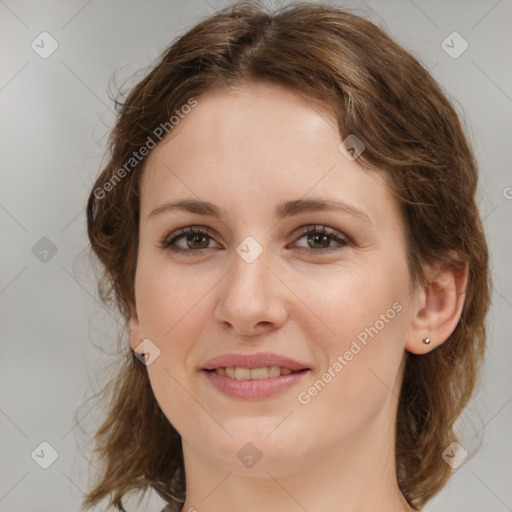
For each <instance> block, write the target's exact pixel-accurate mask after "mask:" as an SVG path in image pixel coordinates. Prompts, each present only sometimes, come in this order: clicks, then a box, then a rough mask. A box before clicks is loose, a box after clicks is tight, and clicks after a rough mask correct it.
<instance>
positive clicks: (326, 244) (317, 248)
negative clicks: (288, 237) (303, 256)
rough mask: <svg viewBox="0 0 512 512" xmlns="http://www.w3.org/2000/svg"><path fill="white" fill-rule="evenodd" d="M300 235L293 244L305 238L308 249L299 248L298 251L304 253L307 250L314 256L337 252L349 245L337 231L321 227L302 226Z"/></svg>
mask: <svg viewBox="0 0 512 512" xmlns="http://www.w3.org/2000/svg"><path fill="white" fill-rule="evenodd" d="M300 235H301V236H300V237H299V238H298V239H297V240H296V242H295V243H297V242H298V241H299V240H301V239H303V238H305V239H306V244H308V245H309V247H308V246H306V247H305V246H299V249H300V250H303V249H304V250H306V251H308V250H309V252H313V253H315V254H318V253H329V252H332V251H333V250H339V249H341V248H343V247H344V246H346V245H348V244H349V242H348V240H347V239H346V238H345V237H343V235H341V233H339V231H336V230H334V229H331V228H328V227H326V226H322V225H320V226H318V225H310V226H304V227H303V228H302V229H301V232H300ZM332 242H337V244H335V245H331V243H332Z"/></svg>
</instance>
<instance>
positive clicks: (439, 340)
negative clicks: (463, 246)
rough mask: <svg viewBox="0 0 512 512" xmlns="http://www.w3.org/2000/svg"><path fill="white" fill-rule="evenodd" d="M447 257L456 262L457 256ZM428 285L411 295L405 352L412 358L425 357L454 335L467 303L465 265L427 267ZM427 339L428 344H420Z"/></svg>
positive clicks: (466, 269)
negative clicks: (409, 321) (409, 353)
mask: <svg viewBox="0 0 512 512" xmlns="http://www.w3.org/2000/svg"><path fill="white" fill-rule="evenodd" d="M450 257H451V258H453V260H454V261H457V260H458V258H457V254H455V253H453V252H451V253H450ZM426 270H427V272H426V276H427V282H426V283H424V284H421V285H420V286H418V287H417V288H416V289H415V291H414V295H415V297H414V300H413V301H412V304H413V308H414V309H413V311H412V323H411V325H410V328H409V332H408V335H407V339H406V344H405V348H406V349H407V350H408V351H409V352H412V353H413V354H426V353H427V352H430V351H431V350H433V349H434V348H436V347H438V346H439V345H442V344H443V343H444V342H445V341H446V340H447V339H448V338H449V336H450V335H451V334H452V333H453V331H454V330H455V328H456V327H457V324H458V322H459V320H460V316H461V314H462V308H463V306H464V301H465V299H466V286H467V279H468V264H467V263H464V264H463V265H462V266H457V265H455V264H450V263H446V262H440V261H437V262H434V263H433V264H431V265H428V266H427V269H426ZM425 338H429V339H430V343H429V344H425V343H424V342H423V340H424V339H425Z"/></svg>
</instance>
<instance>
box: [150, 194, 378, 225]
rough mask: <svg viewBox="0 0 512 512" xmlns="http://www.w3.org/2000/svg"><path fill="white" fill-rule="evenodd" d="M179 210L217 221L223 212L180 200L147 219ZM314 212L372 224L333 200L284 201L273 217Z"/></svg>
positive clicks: (353, 208)
mask: <svg viewBox="0 0 512 512" xmlns="http://www.w3.org/2000/svg"><path fill="white" fill-rule="evenodd" d="M172 210H179V211H185V212H189V213H195V214H198V215H209V216H211V217H215V218H217V219H221V220H222V219H223V218H224V217H225V212H224V211H223V210H222V209H221V208H219V207H218V206H216V205H214V204H213V203H209V202H207V201H200V200H197V199H180V200H178V201H173V202H167V203H164V204H162V205H160V206H159V207H158V208H155V209H154V210H153V211H152V212H151V213H150V214H149V215H148V218H152V217H154V216H156V215H158V214H160V213H163V212H167V211H172ZM315 211H336V212H341V213H345V214H348V215H351V216H353V217H356V218H358V219H360V220H363V221H365V222H367V223H369V224H373V219H372V218H371V217H370V216H369V215H368V214H367V213H366V212H365V211H363V210H361V209H359V208H357V207H356V206H354V205H351V204H348V203H345V202H342V201H337V200H333V199H294V200H291V201H286V202H284V203H281V204H279V205H277V206H276V209H275V216H276V217H277V218H278V219H283V218H285V217H292V216H294V215H299V214H300V213H308V212H315Z"/></svg>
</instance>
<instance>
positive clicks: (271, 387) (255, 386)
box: [203, 370, 310, 400]
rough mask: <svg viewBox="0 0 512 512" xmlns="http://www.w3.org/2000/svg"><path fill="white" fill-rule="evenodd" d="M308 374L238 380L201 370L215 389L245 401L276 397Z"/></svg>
mask: <svg viewBox="0 0 512 512" xmlns="http://www.w3.org/2000/svg"><path fill="white" fill-rule="evenodd" d="M309 372H310V370H305V371H301V372H297V373H291V374H290V375H280V376H279V377H269V378H267V379H254V380H252V379H250V380H249V379H248V380H238V379H232V378H231V377H226V376H225V375H219V374H218V373H217V372H209V371H206V370H203V373H204V374H205V375H206V378H207V379H208V380H209V381H210V382H211V383H212V384H213V386H214V387H215V388H216V389H218V390H219V391H221V392H222V393H224V394H225V395H228V396H230V397H232V398H243V399H245V400H251V399H252V400H257V399H261V398H270V397H272V396H275V395H278V394H279V393H282V392H283V391H286V390H287V389H290V388H291V387H293V386H295V385H296V384H298V383H299V381H300V380H301V379H302V378H304V376H305V375H307V374H309Z"/></svg>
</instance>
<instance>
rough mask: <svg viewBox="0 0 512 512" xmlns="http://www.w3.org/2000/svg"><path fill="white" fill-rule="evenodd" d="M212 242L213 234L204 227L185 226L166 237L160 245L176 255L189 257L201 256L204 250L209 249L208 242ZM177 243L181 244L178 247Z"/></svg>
mask: <svg viewBox="0 0 512 512" xmlns="http://www.w3.org/2000/svg"><path fill="white" fill-rule="evenodd" d="M211 240H213V232H212V231H211V230H210V228H207V227H205V226H187V227H185V228H180V229H178V230H177V231H174V232H173V233H171V234H170V235H168V236H166V237H165V238H164V239H163V240H162V241H161V243H160V245H161V247H162V248H163V249H166V250H169V251H172V252H175V253H177V254H185V255H190V254H192V253H194V254H196V255H197V254H202V253H203V251H204V250H205V249H210V247H208V246H209V244H210V241H211ZM177 242H179V243H181V245H178V244H177Z"/></svg>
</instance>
